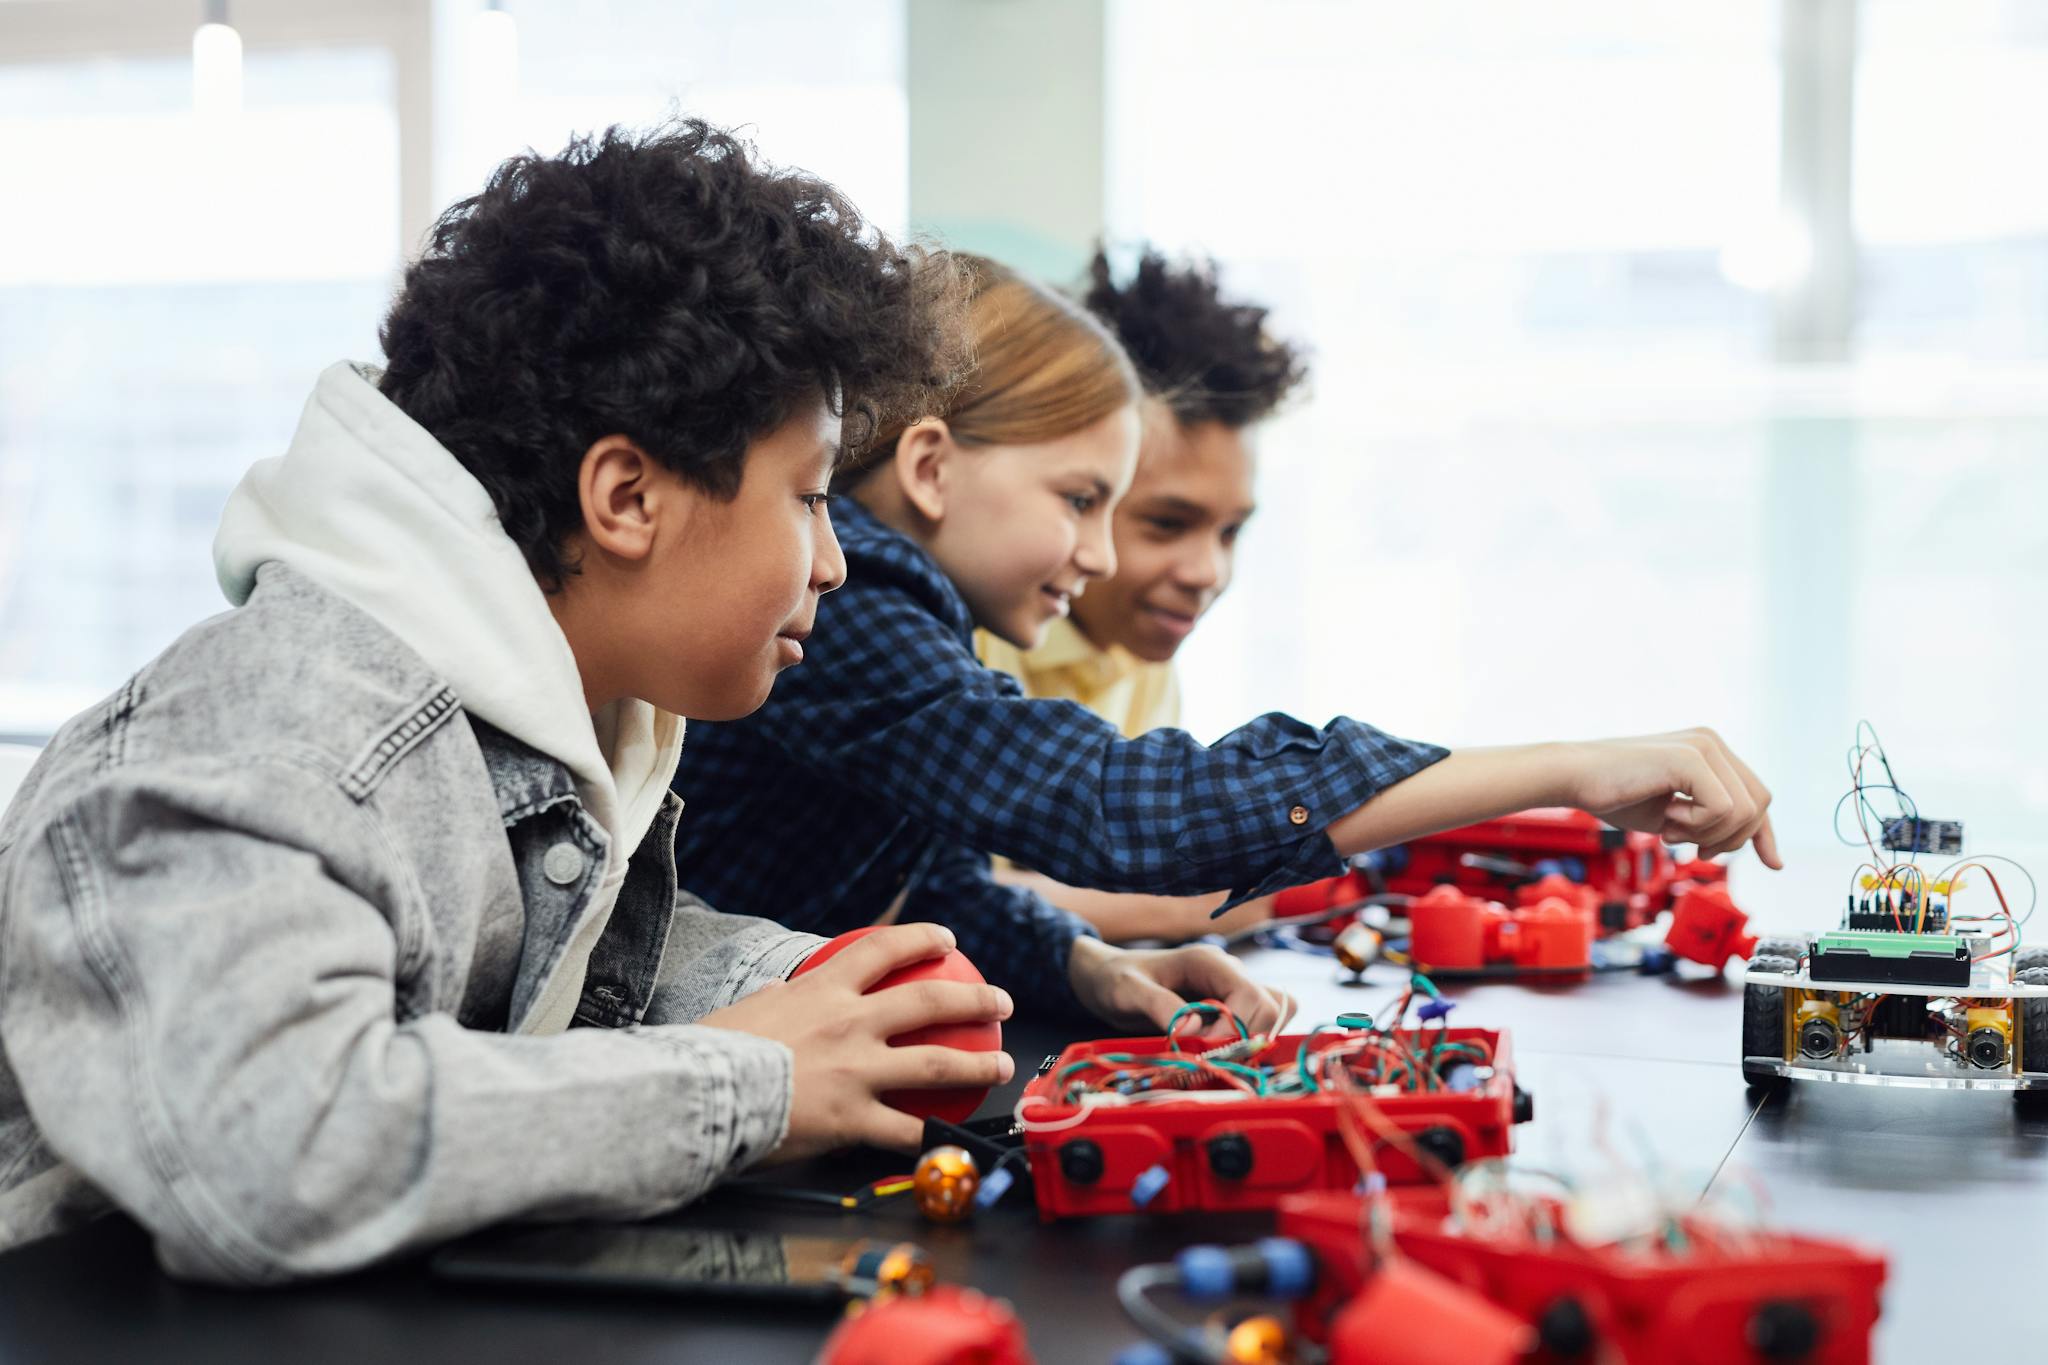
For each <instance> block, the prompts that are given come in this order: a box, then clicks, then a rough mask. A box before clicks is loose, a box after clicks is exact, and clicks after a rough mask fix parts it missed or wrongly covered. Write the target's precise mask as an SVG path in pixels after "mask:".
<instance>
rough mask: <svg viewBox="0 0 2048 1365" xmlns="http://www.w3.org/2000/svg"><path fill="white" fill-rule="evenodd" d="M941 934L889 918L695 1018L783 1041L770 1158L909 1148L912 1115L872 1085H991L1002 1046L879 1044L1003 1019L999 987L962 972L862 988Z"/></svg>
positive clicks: (917, 1128)
mask: <svg viewBox="0 0 2048 1365" xmlns="http://www.w3.org/2000/svg"><path fill="white" fill-rule="evenodd" d="M952 947H953V933H952V931H951V930H949V929H945V928H941V927H940V926H938V925H936V924H900V925H892V926H891V927H889V928H887V929H883V930H881V931H879V932H878V933H873V934H869V935H868V936H867V937H866V938H864V939H861V940H860V941H859V942H857V943H852V944H849V945H847V947H846V948H845V949H844V950H842V951H841V952H840V953H839V954H838V955H837V956H835V957H834V958H833V959H832V960H831V961H829V962H827V963H825V964H824V965H823V966H821V967H819V968H818V969H817V970H815V971H811V972H806V973H805V974H804V975H802V976H800V977H798V978H797V979H796V980H794V981H784V982H779V983H777V984H774V985H770V986H765V987H763V988H762V989H760V990H758V991H755V992H754V993H753V994H752V995H750V996H748V997H747V998H746V999H744V1000H741V1001H739V1002H737V1003H736V1004H732V1005H728V1006H727V1007H726V1008H724V1009H722V1010H715V1011H713V1012H712V1013H710V1014H707V1015H705V1016H704V1018H703V1019H701V1020H699V1021H698V1022H700V1023H702V1024H706V1025H709V1026H710V1027H712V1028H729V1029H737V1030H738V1031H740V1032H742V1033H752V1034H756V1035H758V1036H760V1037H763V1038H773V1039H775V1040H776V1041H777V1042H779V1043H782V1044H785V1045H786V1046H787V1047H788V1048H789V1050H790V1052H791V1054H792V1055H793V1056H794V1057H795V1059H796V1070H795V1086H794V1093H793V1095H792V1096H791V1099H790V1104H789V1135H788V1136H787V1137H785V1138H784V1139H783V1140H782V1145H781V1146H780V1147H778V1148H776V1149H775V1152H774V1154H773V1157H772V1158H771V1159H773V1160H776V1161H792V1160H796V1159H798V1158H801V1157H807V1156H812V1155H815V1154H816V1153H818V1152H823V1151H828V1150H830V1149H831V1148H834V1147H842V1146H845V1145H847V1144H848V1143H854V1142H871V1143H873V1144H875V1145H876V1146H878V1147H893V1148H895V1149H896V1150H897V1151H901V1152H914V1151H916V1150H917V1147H918V1143H919V1141H920V1140H921V1138H922V1137H923V1134H924V1123H923V1121H922V1120H920V1119H915V1118H912V1117H911V1116H910V1115H908V1114H905V1113H903V1112H901V1111H900V1110H896V1109H891V1108H890V1107H889V1106H888V1105H886V1104H883V1103H882V1102H881V1100H880V1099H878V1098H876V1097H877V1096H878V1095H879V1094H880V1093H881V1092H882V1091H884V1090H924V1089H943V1088H946V1087H950V1086H974V1087H977V1088H980V1087H984V1086H992V1085H1000V1084H1002V1083H1003V1082H1004V1081H1007V1080H1009V1079H1010V1073H1011V1072H1012V1071H1013V1070H1014V1069H1015V1066H1016V1064H1015V1063H1014V1062H1012V1061H1011V1060H1010V1055H1009V1054H1008V1053H1007V1052H967V1051H964V1050H962V1049H960V1048H951V1047H891V1046H889V1039H891V1038H893V1037H895V1036H896V1035H897V1034H900V1033H909V1032H910V1031H911V1030H913V1029H919V1028H923V1027H925V1026H926V1025H927V1024H956V1023H984V1022H986V1021H988V1020H991V1019H1007V1018H1009V1017H1010V1010H1011V1008H1012V1007H1011V1003H1010V997H1009V994H1008V993H1007V992H1005V991H1003V990H1000V989H998V988H996V987H994V986H986V985H975V984H974V983H972V982H968V981H913V982H908V983H905V984H904V985H901V986H891V987H889V988H888V989H887V990H882V991H876V992H875V993H874V994H873V995H867V994H864V992H865V991H866V990H867V989H868V987H870V986H872V985H874V984H875V983H876V982H877V981H880V980H881V979H882V978H883V977H885V976H887V975H888V974H889V973H891V972H893V971H895V970H896V969H897V968H898V967H907V966H909V965H910V964H911V963H913V962H921V961H923V960H924V959H926V958H930V957H938V956H940V955H941V954H943V953H945V952H947V951H949V950H950V949H951V948H952Z"/></svg>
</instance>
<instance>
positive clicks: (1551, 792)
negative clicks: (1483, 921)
mask: <svg viewBox="0 0 2048 1365" xmlns="http://www.w3.org/2000/svg"><path fill="white" fill-rule="evenodd" d="M1570 747H1571V746H1568V745H1563V744H1523V745H1509V746H1503V747H1500V748H1490V749H1458V750H1456V751H1454V752H1453V753H1451V755H1450V756H1449V757H1447V758H1445V759H1442V760H1441V761H1439V762H1436V763H1432V764H1430V765H1429V766H1428V767H1427V768H1424V769H1423V770H1422V771H1420V772H1418V773H1416V774H1415V775H1414V776H1412V777H1409V778H1407V779H1405V780H1403V781H1400V782H1396V783H1395V784H1394V785H1393V786H1391V787H1388V788H1387V789H1386V790H1385V791H1382V792H1381V793H1380V794H1379V795H1377V796H1375V797H1373V798H1372V799H1371V800H1370V801H1368V802H1366V803H1365V804H1364V805H1362V806H1360V807H1358V808H1357V809H1356V810H1353V811H1350V812H1347V813H1346V814H1344V815H1342V816H1339V817H1338V818H1337V819H1336V820H1334V821H1332V822H1331V824H1330V826H1329V828H1328V831H1327V833H1328V834H1329V836H1330V842H1331V843H1333V844H1335V845H1336V846H1337V852H1338V853H1340V854H1342V855H1343V856H1345V857H1347V858H1348V857H1351V856H1353V855H1355V854H1359V853H1364V852H1366V851H1368V850H1370V849H1375V848H1385V847H1387V846H1388V845H1390V844H1398V843H1402V842H1405V841H1406V840H1409V839H1415V838H1419V837H1421V836H1422V835H1425V834H1434V833H1436V832H1437V831H1438V830H1445V829H1453V828H1456V827H1457V826H1459V825H1469V824H1471V823H1473V822H1474V821H1476V820H1489V819H1492V818H1493V817H1495V816H1499V815H1508V814H1511V813H1513V812H1515V811H1518V810H1527V809H1529V808H1530V807H1532V806H1550V805H1558V804H1561V803H1564V802H1566V801H1568V800H1569V797H1568V796H1567V794H1566V793H1567V791H1568V789H1569V782H1568V779H1567V776H1566V774H1567V770H1568V768H1569V762H1570V760H1569V758H1568V755H1567V754H1566V752H1565V751H1566V750H1568V749H1569V748H1570Z"/></svg>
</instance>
